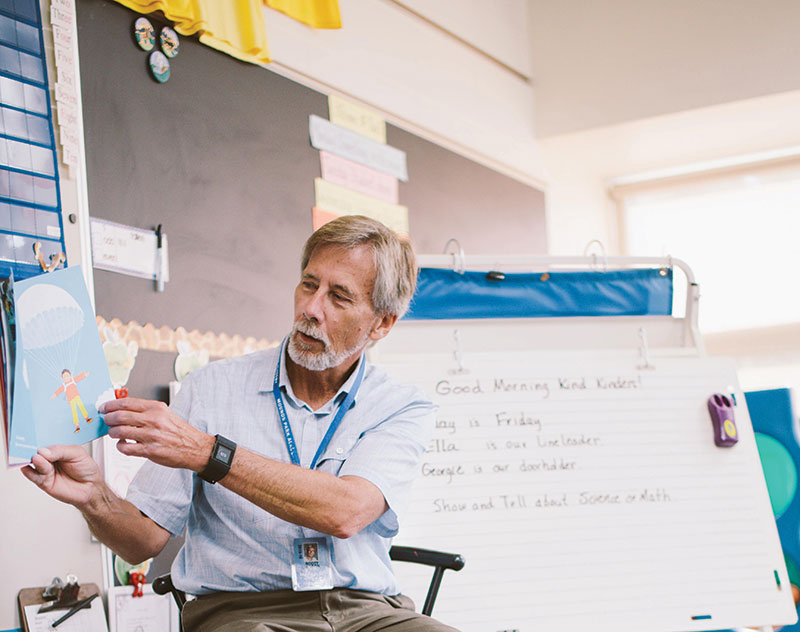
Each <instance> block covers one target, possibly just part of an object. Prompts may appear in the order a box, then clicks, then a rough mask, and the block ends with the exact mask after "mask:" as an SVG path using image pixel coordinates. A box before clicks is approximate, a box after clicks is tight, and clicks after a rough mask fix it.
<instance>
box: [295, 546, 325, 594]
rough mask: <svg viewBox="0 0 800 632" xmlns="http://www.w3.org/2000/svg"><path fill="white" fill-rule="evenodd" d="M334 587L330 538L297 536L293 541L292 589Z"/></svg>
mask: <svg viewBox="0 0 800 632" xmlns="http://www.w3.org/2000/svg"><path fill="white" fill-rule="evenodd" d="M330 588H333V569H332V568H331V547H330V539H329V538H295V539H294V541H293V543H292V589H293V590H297V591H300V590H328V589H330Z"/></svg>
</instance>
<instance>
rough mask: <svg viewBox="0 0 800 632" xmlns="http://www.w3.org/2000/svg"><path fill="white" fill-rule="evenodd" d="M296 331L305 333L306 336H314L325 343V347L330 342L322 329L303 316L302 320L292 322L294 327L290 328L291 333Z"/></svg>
mask: <svg viewBox="0 0 800 632" xmlns="http://www.w3.org/2000/svg"><path fill="white" fill-rule="evenodd" d="M297 332H300V333H301V334H305V335H306V336H311V337H312V338H316V339H317V340H319V341H321V342H322V343H323V344H324V345H325V348H326V349H327V348H328V347H329V346H330V344H331V342H330V340H329V339H328V336H327V334H326V333H325V332H324V331H322V329H321V328H319V327H317V326H316V325H315V324H314V323H313V322H311V321H310V320H309V319H307V318H305V317H303V318H302V320H298V321H297V322H296V323H295V324H294V327H293V328H292V333H297Z"/></svg>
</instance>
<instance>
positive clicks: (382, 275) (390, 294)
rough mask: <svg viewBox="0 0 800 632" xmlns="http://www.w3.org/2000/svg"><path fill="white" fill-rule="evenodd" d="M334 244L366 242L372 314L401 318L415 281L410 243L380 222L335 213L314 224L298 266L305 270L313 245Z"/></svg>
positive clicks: (354, 245) (345, 246)
mask: <svg viewBox="0 0 800 632" xmlns="http://www.w3.org/2000/svg"><path fill="white" fill-rule="evenodd" d="M321 246H338V247H340V248H343V249H345V250H351V249H353V248H357V247H358V246H368V247H369V248H370V249H371V250H372V256H373V259H374V261H375V285H374V286H373V288H372V309H373V310H374V311H375V313H376V314H392V315H395V316H397V317H398V318H402V316H403V314H405V313H406V311H407V310H408V305H409V303H410V302H411V297H412V296H413V295H414V288H415V287H416V285H417V262H416V257H415V256H414V250H413V249H412V248H411V244H410V243H408V241H406V240H405V239H401V238H400V237H399V236H398V235H397V233H395V232H394V231H393V230H390V229H389V228H387V227H386V226H384V225H383V224H381V223H380V222H378V221H376V220H374V219H370V218H369V217H364V216H362V215H344V216H342V217H337V218H336V219H334V220H333V221H330V222H328V223H327V224H325V225H324V226H321V227H320V228H318V229H317V230H316V231H315V232H314V233H313V234H312V235H311V237H309V238H308V240H307V241H306V243H305V246H304V247H303V260H302V262H301V265H300V270H301V271H302V270H305V269H306V266H307V265H308V262H309V260H310V259H311V255H312V254H313V252H314V249H315V248H318V247H321Z"/></svg>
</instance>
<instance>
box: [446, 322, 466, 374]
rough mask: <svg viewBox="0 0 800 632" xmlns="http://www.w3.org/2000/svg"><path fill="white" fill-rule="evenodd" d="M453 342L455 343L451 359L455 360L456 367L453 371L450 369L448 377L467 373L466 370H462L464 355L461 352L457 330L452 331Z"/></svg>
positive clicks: (459, 334)
mask: <svg viewBox="0 0 800 632" xmlns="http://www.w3.org/2000/svg"><path fill="white" fill-rule="evenodd" d="M453 340H455V343H456V349H455V351H454V352H453V357H454V358H455V359H456V364H458V367H457V368H455V369H450V371H449V373H450V375H463V374H464V373H469V370H468V369H465V368H464V353H463V351H462V350H461V333H460V332H459V331H458V329H454V330H453Z"/></svg>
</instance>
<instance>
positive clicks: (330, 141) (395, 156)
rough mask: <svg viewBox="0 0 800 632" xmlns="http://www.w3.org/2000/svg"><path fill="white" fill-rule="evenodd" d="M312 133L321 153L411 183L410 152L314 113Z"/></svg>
mask: <svg viewBox="0 0 800 632" xmlns="http://www.w3.org/2000/svg"><path fill="white" fill-rule="evenodd" d="M308 132H309V136H310V137H311V145H312V146H313V147H315V148H316V149H319V150H320V151H329V152H331V153H332V154H336V155H337V156H341V157H342V158H347V159H348V160H352V161H354V162H357V163H359V164H362V165H366V166H367V167H371V168H372V169H377V170H378V171H383V172H384V173H388V174H389V175H392V176H394V177H395V178H398V179H400V180H402V181H403V182H407V181H408V168H407V166H406V152H404V151H402V150H400V149H397V148H396V147H390V146H389V145H382V144H381V143H378V142H376V141H374V140H372V139H370V138H366V137H365V136H362V135H361V134H356V133H355V132H353V131H351V130H349V129H346V128H344V127H340V126H338V125H334V124H333V123H331V122H330V121H326V120H325V119H324V118H321V117H319V116H316V115H314V114H312V115H310V116H309V117H308Z"/></svg>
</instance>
